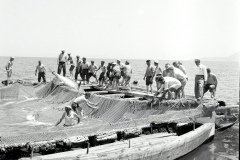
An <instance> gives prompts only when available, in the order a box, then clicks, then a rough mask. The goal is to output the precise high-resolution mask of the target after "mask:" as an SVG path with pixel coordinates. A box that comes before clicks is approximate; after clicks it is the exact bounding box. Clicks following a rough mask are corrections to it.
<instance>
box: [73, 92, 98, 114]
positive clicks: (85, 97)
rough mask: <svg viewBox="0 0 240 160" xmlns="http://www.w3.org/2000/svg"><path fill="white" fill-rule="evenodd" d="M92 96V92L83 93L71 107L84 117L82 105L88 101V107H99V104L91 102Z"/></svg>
mask: <svg viewBox="0 0 240 160" xmlns="http://www.w3.org/2000/svg"><path fill="white" fill-rule="evenodd" d="M89 97H90V93H85V95H81V96H80V97H78V98H76V99H75V100H74V101H73V103H72V105H71V107H72V109H73V111H74V112H75V113H77V114H78V115H79V116H81V117H83V109H82V107H81V105H82V104H83V103H86V104H87V106H88V107H90V108H92V109H97V108H98V107H97V104H95V103H92V102H90V101H89V100H88V99H89Z"/></svg>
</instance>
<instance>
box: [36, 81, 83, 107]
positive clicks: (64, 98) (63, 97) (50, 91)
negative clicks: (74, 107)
mask: <svg viewBox="0 0 240 160" xmlns="http://www.w3.org/2000/svg"><path fill="white" fill-rule="evenodd" d="M83 93H84V91H83V90H82V89H80V90H75V89H71V88H69V87H67V86H64V85H62V84H61V83H59V81H57V80H53V81H51V82H49V83H48V84H46V85H44V86H41V87H40V88H39V89H37V91H36V96H37V97H38V98H40V99H42V101H44V102H48V103H58V104H59V103H66V102H69V101H71V100H72V99H74V98H76V97H78V96H80V95H82V94H83Z"/></svg>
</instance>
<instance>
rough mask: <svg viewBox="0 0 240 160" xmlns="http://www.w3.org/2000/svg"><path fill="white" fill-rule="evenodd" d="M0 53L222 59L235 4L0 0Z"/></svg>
mask: <svg viewBox="0 0 240 160" xmlns="http://www.w3.org/2000/svg"><path fill="white" fill-rule="evenodd" d="M0 24H1V25H0V56H17V57H19V56H21V57H57V56H58V55H59V54H60V52H61V50H63V49H64V50H65V51H66V53H72V55H80V57H83V56H85V57H89V58H110V59H115V58H121V59H128V58H129V59H159V60H161V59H163V60H167V59H178V60H186V59H192V58H201V57H225V56H231V55H232V54H234V53H236V52H239V51H240V1H239V0H0Z"/></svg>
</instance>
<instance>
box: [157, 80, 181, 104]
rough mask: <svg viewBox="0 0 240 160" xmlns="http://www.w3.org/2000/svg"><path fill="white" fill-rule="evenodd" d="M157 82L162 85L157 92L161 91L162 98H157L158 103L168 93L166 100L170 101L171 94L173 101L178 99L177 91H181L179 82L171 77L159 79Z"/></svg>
mask: <svg viewBox="0 0 240 160" xmlns="http://www.w3.org/2000/svg"><path fill="white" fill-rule="evenodd" d="M159 81H160V83H161V84H162V85H161V87H160V89H159V90H158V91H157V94H159V93H161V92H162V91H163V94H162V96H161V97H160V98H159V100H160V101H161V100H162V99H163V98H165V95H166V93H170V94H169V95H170V97H168V99H172V92H175V96H174V98H175V99H176V98H179V91H180V89H181V82H180V81H179V80H177V79H176V78H172V77H160V78H159Z"/></svg>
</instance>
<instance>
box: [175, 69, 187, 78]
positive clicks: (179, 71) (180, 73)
mask: <svg viewBox="0 0 240 160" xmlns="http://www.w3.org/2000/svg"><path fill="white" fill-rule="evenodd" d="M174 77H175V78H176V79H178V80H183V79H185V78H187V77H186V75H185V74H184V73H183V72H182V71H181V70H180V69H178V68H176V67H174Z"/></svg>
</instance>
